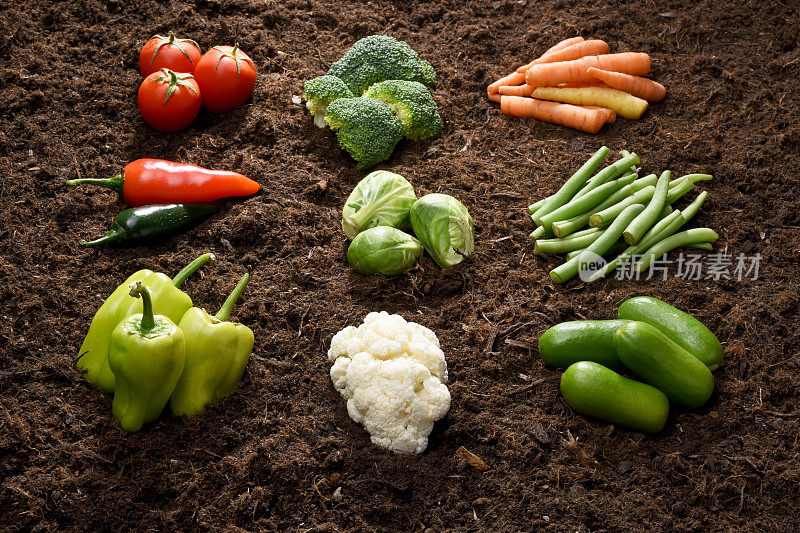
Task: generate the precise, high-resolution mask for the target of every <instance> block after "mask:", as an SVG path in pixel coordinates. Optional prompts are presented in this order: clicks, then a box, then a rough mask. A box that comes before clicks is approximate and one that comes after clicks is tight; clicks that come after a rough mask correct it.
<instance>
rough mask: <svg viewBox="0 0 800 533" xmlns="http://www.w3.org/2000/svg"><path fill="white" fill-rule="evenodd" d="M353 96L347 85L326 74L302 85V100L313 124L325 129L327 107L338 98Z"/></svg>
mask: <svg viewBox="0 0 800 533" xmlns="http://www.w3.org/2000/svg"><path fill="white" fill-rule="evenodd" d="M354 96H355V95H354V94H353V92H352V91H351V90H350V89H349V88H348V87H347V84H345V82H343V81H342V80H341V79H340V78H337V77H336V76H330V75H328V74H326V75H324V76H318V77H316V78H314V79H313V80H308V81H307V82H306V83H305V85H303V99H304V100H305V101H306V107H307V108H308V110H309V111H311V115H312V116H313V117H314V124H316V125H317V126H319V127H320V128H324V127H325V113H326V112H327V110H328V105H330V103H331V102H333V101H334V100H338V99H339V98H353V97H354Z"/></svg>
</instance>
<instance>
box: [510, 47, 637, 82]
mask: <svg viewBox="0 0 800 533" xmlns="http://www.w3.org/2000/svg"><path fill="white" fill-rule="evenodd" d="M591 67H595V68H599V69H603V70H611V71H614V72H623V73H625V74H632V75H635V76H640V75H642V74H647V73H648V72H650V56H648V55H647V54H641V53H636V52H623V53H621V54H603V55H599V56H586V57H582V58H580V59H573V60H572V61H561V62H559V63H541V64H538V65H534V66H532V67H531V68H530V69H528V71H527V72H526V73H525V74H526V77H525V80H526V81H527V82H528V85H534V86H536V87H552V86H554V85H558V84H559V83H575V82H582V81H591V80H593V79H595V78H594V76H592V75H591V74H589V73H588V72H587V71H588V69H589V68H591ZM506 85H507V84H506Z"/></svg>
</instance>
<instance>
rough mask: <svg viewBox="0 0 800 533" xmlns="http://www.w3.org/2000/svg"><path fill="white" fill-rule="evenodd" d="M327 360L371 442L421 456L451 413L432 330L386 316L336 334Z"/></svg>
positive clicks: (337, 385)
mask: <svg viewBox="0 0 800 533" xmlns="http://www.w3.org/2000/svg"><path fill="white" fill-rule="evenodd" d="M328 358H329V359H330V360H331V361H333V366H332V367H331V381H333V386H334V387H335V388H336V390H338V391H339V393H340V394H341V395H342V397H344V399H345V400H347V413H348V414H349V415H350V418H352V419H353V420H354V421H356V422H358V423H359V424H361V425H363V426H364V428H365V429H366V430H367V431H368V432H369V434H370V438H371V440H372V442H373V443H375V444H377V445H379V446H382V447H384V448H387V449H389V450H392V451H396V452H402V453H420V452H423V451H425V448H427V447H428V435H430V433H431V430H432V429H433V423H434V422H436V421H437V420H440V419H442V418H443V417H444V415H446V414H447V411H448V410H449V409H450V391H449V390H448V389H447V385H445V384H446V383H447V362H446V361H445V359H444V352H442V350H441V348H440V347H439V339H437V338H436V334H434V333H433V332H432V331H431V330H429V329H428V328H426V327H424V326H421V325H420V324H417V323H415V322H408V321H407V320H405V319H404V318H403V317H402V316H400V315H390V314H388V313H387V312H385V311H382V312H380V313H370V314H368V315H367V317H366V318H365V319H364V323H363V324H361V325H360V326H358V327H357V328H356V327H353V326H348V327H346V328H344V329H343V330H341V331H340V332H339V333H337V334H336V335H334V337H333V339H332V340H331V348H330V350H328Z"/></svg>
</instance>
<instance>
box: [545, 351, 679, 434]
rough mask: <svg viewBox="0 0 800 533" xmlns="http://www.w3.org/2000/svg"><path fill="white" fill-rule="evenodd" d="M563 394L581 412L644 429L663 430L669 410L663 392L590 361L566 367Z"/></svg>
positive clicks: (562, 387)
mask: <svg viewBox="0 0 800 533" xmlns="http://www.w3.org/2000/svg"><path fill="white" fill-rule="evenodd" d="M561 394H563V395H564V399H565V400H566V401H567V403H568V404H569V406H570V407H572V408H573V409H574V410H575V411H578V412H579V413H582V414H584V415H590V416H593V417H596V418H599V419H601V420H605V421H607V422H611V423H612V424H619V425H620V426H625V427H628V428H630V429H635V430H637V431H644V432H645V433H656V432H658V431H661V428H663V427H664V424H665V423H666V422H667V415H668V414H669V400H667V397H666V396H664V393H663V392H661V391H660V390H658V389H657V388H655V387H651V386H650V385H647V384H645V383H640V382H638V381H634V380H632V379H628V378H626V377H623V376H620V375H619V374H617V373H616V372H614V371H613V370H611V369H608V368H606V367H604V366H603V365H599V364H597V363H593V362H591V361H581V362H579V363H575V364H573V365H572V366H570V367H569V368H567V370H565V371H564V375H563V376H561Z"/></svg>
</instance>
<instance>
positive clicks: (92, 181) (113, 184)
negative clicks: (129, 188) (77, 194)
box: [67, 174, 125, 194]
mask: <svg viewBox="0 0 800 533" xmlns="http://www.w3.org/2000/svg"><path fill="white" fill-rule="evenodd" d="M82 183H88V184H89V185H100V186H101V187H108V188H109V189H111V190H112V191H116V192H117V193H119V194H122V185H123V184H124V183H125V175H124V174H117V175H116V176H112V177H110V178H79V179H76V180H69V181H67V186H69V187H77V186H78V185H81V184H82Z"/></svg>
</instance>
